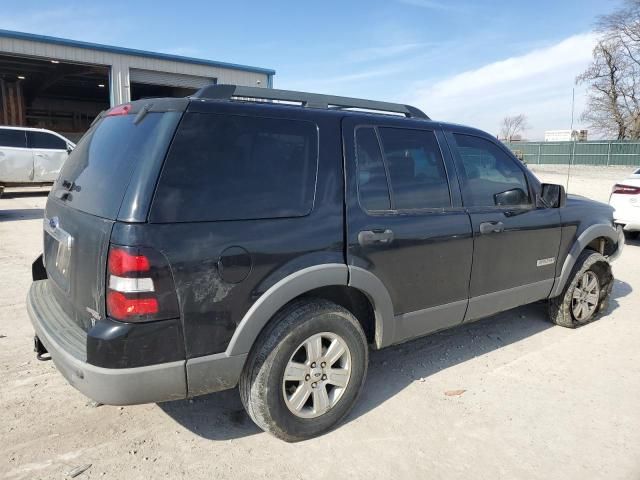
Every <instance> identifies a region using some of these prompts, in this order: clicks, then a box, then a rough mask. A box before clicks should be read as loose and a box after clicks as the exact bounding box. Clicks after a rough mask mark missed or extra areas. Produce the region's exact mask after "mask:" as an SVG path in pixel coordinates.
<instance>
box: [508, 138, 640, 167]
mask: <svg viewBox="0 0 640 480" xmlns="http://www.w3.org/2000/svg"><path fill="white" fill-rule="evenodd" d="M506 145H507V147H509V148H510V149H511V151H512V152H513V153H514V154H515V155H516V156H517V157H518V158H520V159H521V160H524V161H525V163H527V164H538V165H540V164H560V165H561V164H564V165H567V164H569V163H571V164H572V165H597V166H606V165H631V166H633V165H640V142H628V141H613V140H612V141H595V142H512V143H506Z"/></svg>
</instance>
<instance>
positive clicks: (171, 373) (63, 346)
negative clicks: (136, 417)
mask: <svg viewBox="0 0 640 480" xmlns="http://www.w3.org/2000/svg"><path fill="white" fill-rule="evenodd" d="M46 282H47V280H41V281H36V282H33V284H32V285H31V288H30V289H29V294H28V296H27V311H28V313H29V317H30V318H31V323H32V324H33V328H34V330H35V332H36V335H37V336H38V338H39V339H40V341H41V342H42V343H43V344H44V346H45V347H46V348H47V350H48V352H49V354H50V355H51V358H52V360H53V362H54V363H55V365H56V367H57V368H58V370H59V371H60V373H62V375H63V376H64V377H65V378H66V379H67V381H68V382H69V383H70V384H71V385H73V386H74V387H75V388H77V389H78V390H79V391H80V392H82V393H83V394H85V395H86V396H87V397H89V398H91V399H93V400H95V401H97V402H100V403H104V404H108V405H132V404H138V403H152V402H163V401H169V400H177V399H181V398H185V397H186V396H187V381H186V371H185V364H186V362H185V361H184V360H180V361H175V362H169V363H161V364H156V365H149V366H144V367H135V368H104V367H97V366H95V365H91V364H89V363H87V362H86V360H84V358H86V345H85V347H84V348H85V354H84V358H83V352H82V351H80V348H75V349H74V348H72V347H71V344H72V343H77V341H74V340H69V341H66V340H65V337H64V334H65V333H69V334H70V336H77V332H64V331H62V332H60V331H57V332H56V330H55V329H52V328H51V325H52V324H53V325H56V326H57V327H58V330H59V326H60V325H61V324H63V323H64V319H61V318H56V317H60V316H63V315H64V313H63V312H62V311H61V310H60V309H59V308H56V307H57V305H56V303H55V301H54V300H53V299H52V297H51V295H50V294H48V289H47V288H46ZM69 330H72V329H71V328H70V329H69ZM61 334H62V335H61Z"/></svg>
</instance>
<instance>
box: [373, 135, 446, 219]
mask: <svg viewBox="0 0 640 480" xmlns="http://www.w3.org/2000/svg"><path fill="white" fill-rule="evenodd" d="M380 138H381V140H382V146H383V149H384V157H385V159H386V161H387V168H388V170H389V180H390V182H391V188H392V190H393V199H394V201H395V208H396V209H397V210H413V209H423V208H427V209H428V208H446V207H450V206H451V198H450V197H449V184H448V183H447V173H446V171H445V169H444V162H443V160H442V155H441V153H440V147H439V146H438V141H437V140H436V137H435V135H434V133H433V132H428V131H423V130H408V129H403V128H380Z"/></svg>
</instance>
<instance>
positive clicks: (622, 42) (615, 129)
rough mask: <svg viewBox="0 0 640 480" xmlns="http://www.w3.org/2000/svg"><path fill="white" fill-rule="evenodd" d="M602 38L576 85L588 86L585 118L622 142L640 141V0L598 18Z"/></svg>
mask: <svg viewBox="0 0 640 480" xmlns="http://www.w3.org/2000/svg"><path fill="white" fill-rule="evenodd" d="M596 25H597V29H598V31H599V32H600V33H601V34H602V39H601V40H600V41H599V42H598V44H597V45H596V47H595V48H594V50H593V61H592V63H591V65H590V66H589V68H588V69H587V70H586V71H585V72H583V73H582V74H581V75H579V76H578V77H577V79H576V82H577V83H579V84H587V85H588V92H589V98H588V100H587V108H586V110H585V111H584V113H583V114H582V119H583V120H585V121H586V122H588V123H589V125H590V127H591V128H593V129H594V130H596V131H597V132H600V133H603V134H605V135H608V136H614V137H616V138H618V139H619V140H622V139H638V138H640V96H639V94H640V0H627V1H626V2H625V4H624V6H623V7H622V8H620V9H619V10H617V11H615V12H613V13H611V14H609V15H604V16H602V17H600V18H599V19H598V22H597V24H596Z"/></svg>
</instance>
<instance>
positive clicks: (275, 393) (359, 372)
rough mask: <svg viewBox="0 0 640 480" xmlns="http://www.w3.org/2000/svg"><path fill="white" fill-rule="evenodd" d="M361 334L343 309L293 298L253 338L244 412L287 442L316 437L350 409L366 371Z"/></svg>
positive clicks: (243, 396)
mask: <svg viewBox="0 0 640 480" xmlns="http://www.w3.org/2000/svg"><path fill="white" fill-rule="evenodd" d="M367 362H368V350H367V342H366V337H365V334H364V332H363V330H362V327H361V326H360V324H359V322H358V321H357V320H356V318H355V317H354V316H353V315H352V314H351V313H350V312H349V311H347V310H345V309H344V308H342V307H340V306H338V305H336V304H334V303H331V302H328V301H324V300H311V301H303V302H295V303H293V304H291V305H289V306H288V307H286V308H285V309H283V310H282V311H281V312H279V313H278V314H277V315H276V317H274V319H273V320H272V322H271V323H270V325H269V326H268V327H267V329H266V330H265V331H264V332H263V334H261V336H260V338H259V339H258V340H257V342H256V344H255V345H254V348H253V349H252V352H251V353H250V355H249V358H248V359H247V365H246V367H245V370H244V372H243V375H242V377H241V378H240V397H241V399H242V403H243V404H244V406H245V409H246V410H247V413H248V414H249V416H250V417H251V418H252V420H253V421H254V422H255V423H256V424H257V425H258V426H259V427H260V428H262V429H263V430H265V431H267V432H269V433H271V434H273V435H275V436H276V437H278V438H281V439H283V440H286V441H289V442H291V441H298V440H304V439H307V438H311V437H314V436H316V435H319V434H321V433H324V432H326V431H327V430H329V429H331V428H332V427H333V426H335V425H336V424H337V423H338V422H339V421H340V420H341V419H342V418H343V417H344V416H345V415H346V414H347V413H348V412H349V410H350V409H351V407H352V406H353V404H354V403H355V401H356V398H357V397H358V395H359V393H360V391H361V389H362V386H363V384H364V379H365V376H366V372H367Z"/></svg>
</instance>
